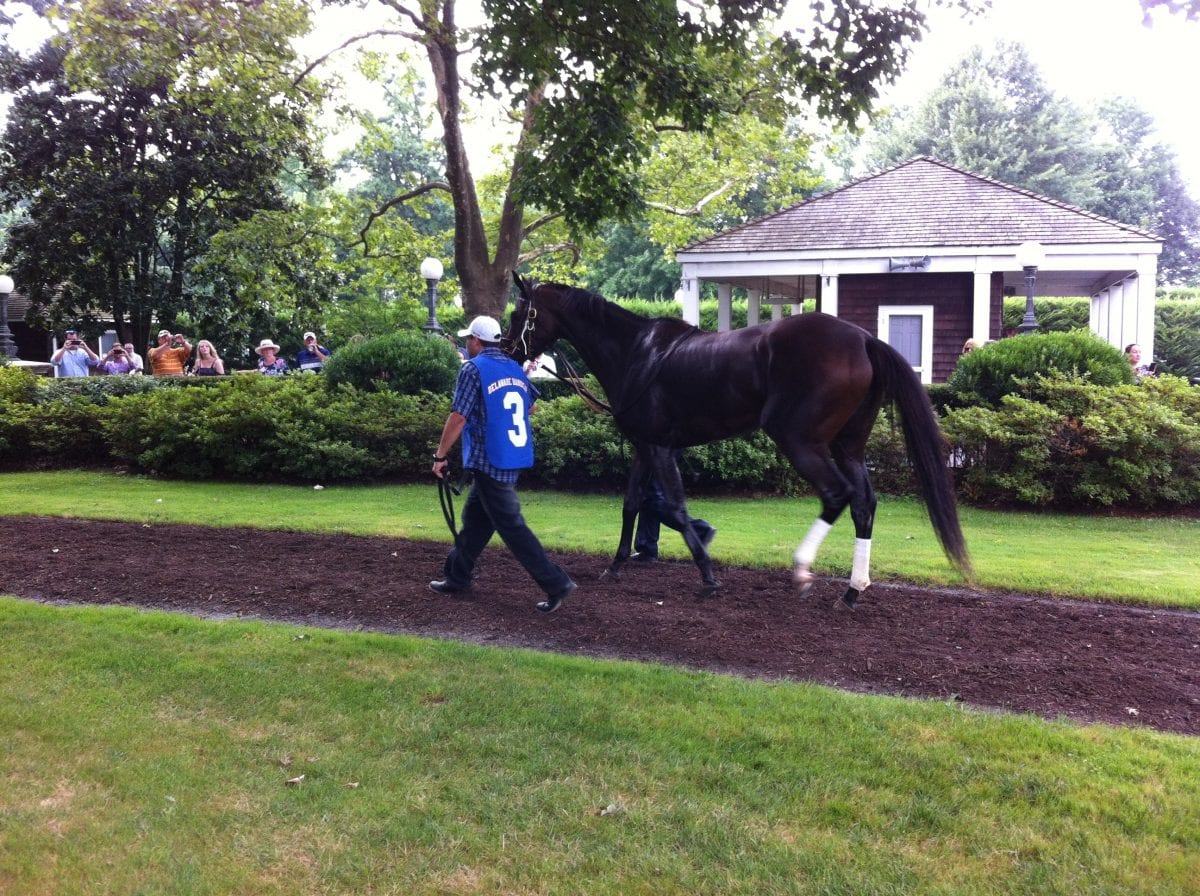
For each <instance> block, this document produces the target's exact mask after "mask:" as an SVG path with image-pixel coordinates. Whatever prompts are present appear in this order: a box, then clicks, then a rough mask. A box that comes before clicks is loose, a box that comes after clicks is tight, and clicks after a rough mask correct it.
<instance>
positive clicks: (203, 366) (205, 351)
mask: <svg viewBox="0 0 1200 896" xmlns="http://www.w3.org/2000/svg"><path fill="white" fill-rule="evenodd" d="M192 373H193V374H194V375H196V376H224V375H225V362H224V361H222V360H221V358H220V356H218V355H217V350H216V349H215V348H213V344H212V343H211V342H209V341H208V340H207V339H201V340H200V341H199V342H197V343H196V363H195V365H194V366H193V367H192Z"/></svg>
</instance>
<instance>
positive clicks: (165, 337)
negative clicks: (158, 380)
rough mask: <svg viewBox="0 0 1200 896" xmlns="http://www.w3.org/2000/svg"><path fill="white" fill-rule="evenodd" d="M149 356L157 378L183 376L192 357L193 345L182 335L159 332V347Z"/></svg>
mask: <svg viewBox="0 0 1200 896" xmlns="http://www.w3.org/2000/svg"><path fill="white" fill-rule="evenodd" d="M148 354H149V355H150V369H151V370H152V371H153V372H154V375H155V376H183V367H184V365H185V364H187V360H188V358H190V357H191V356H192V344H191V343H190V342H188V341H187V338H186V337H185V336H184V335H183V334H182V333H175V334H172V333H171V331H170V330H159V331H158V345H157V346H156V347H154V348H152V349H150V351H149V352H148Z"/></svg>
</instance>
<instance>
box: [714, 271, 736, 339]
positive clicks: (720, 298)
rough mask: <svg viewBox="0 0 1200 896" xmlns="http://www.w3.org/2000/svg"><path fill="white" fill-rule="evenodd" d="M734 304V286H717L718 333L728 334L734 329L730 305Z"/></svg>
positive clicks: (728, 284) (719, 284) (723, 284)
mask: <svg viewBox="0 0 1200 896" xmlns="http://www.w3.org/2000/svg"><path fill="white" fill-rule="evenodd" d="M731 304H733V285H732V284H730V283H718V284H717V332H718V333H728V332H729V331H730V330H732V329H733V324H732V320H731V319H732V313H731V311H730V305H731Z"/></svg>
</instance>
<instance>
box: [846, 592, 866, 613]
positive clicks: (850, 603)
mask: <svg viewBox="0 0 1200 896" xmlns="http://www.w3.org/2000/svg"><path fill="white" fill-rule="evenodd" d="M861 593H862V592H860V591H859V590H858V589H857V588H847V589H846V593H845V594H843V595H842V606H844V607H845V608H846V609H847V610H853V609H854V605H855V604H857V603H858V596H859V594H861Z"/></svg>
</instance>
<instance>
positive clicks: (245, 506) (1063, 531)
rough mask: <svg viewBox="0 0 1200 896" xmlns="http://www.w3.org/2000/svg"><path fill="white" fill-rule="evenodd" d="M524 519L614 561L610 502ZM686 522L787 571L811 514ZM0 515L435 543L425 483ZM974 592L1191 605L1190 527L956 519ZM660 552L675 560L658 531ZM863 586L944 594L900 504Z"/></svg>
mask: <svg viewBox="0 0 1200 896" xmlns="http://www.w3.org/2000/svg"><path fill="white" fill-rule="evenodd" d="M522 500H523V506H524V509H525V512H526V517H527V518H528V519H529V522H530V525H531V526H532V527H533V529H534V531H536V532H537V533H538V535H539V536H540V537H541V538H542V540H543V541H544V542H545V544H546V545H547V546H548V547H550V548H553V549H557V550H569V551H589V552H595V553H598V554H602V555H608V554H611V552H613V551H614V550H615V549H616V543H617V535H618V533H619V529H620V498H619V496H615V495H611V496H604V495H576V494H561V493H552V492H542V493H539V492H528V493H525V494H524V495H523V499H522ZM691 510H692V513H693V515H696V516H703V517H705V518H706V519H708V520H709V521H710V522H712V523H713V525H715V526H716V527H717V528H718V529H719V530H720V531H719V534H718V536H717V539H716V541H714V543H713V546H712V551H713V555H714V557H715V558H716V559H717V560H718V561H719V562H722V563H735V564H745V565H750V566H769V567H787V566H789V565H790V564H791V557H792V551H793V550H794V549H795V547H796V545H797V543H799V541H800V539H801V538H802V537H803V536H804V533H805V532H806V531H807V530H808V527H809V525H810V524H811V523H812V520H813V519H814V518H815V516H816V514H817V512H818V505H817V502H816V500H815V499H811V498H808V499H790V500H789V499H765V500H750V499H706V500H697V501H694V502H693V503H692V505H691ZM0 514H4V515H20V514H48V515H53V516H78V517H92V518H103V519H127V520H130V521H134V522H139V523H150V524H153V523H158V522H187V523H201V524H205V525H214V526H261V527H267V528H276V527H277V528H295V529H304V530H307V531H314V532H346V533H354V534H364V535H388V536H395V537H403V538H423V539H435V540H439V541H449V538H450V536H449V533H448V532H447V531H446V526H445V523H444V522H443V520H442V515H441V510H440V509H439V506H438V501H437V494H436V491H435V489H434V486H433V484H432V482H431V483H430V484H429V485H404V486H337V487H332V486H331V487H329V488H326V489H323V490H314V489H312V488H310V487H303V486H283V485H245V484H228V483H215V482H198V483H194V482H176V481H165V480H157V479H148V478H144V477H136V476H118V475H113V474H106V473H92V472H72V471H68V472H55V473H8V474H0ZM961 515H962V521H963V530H964V532H965V533H966V537H967V544H968V546H969V547H970V550H971V553H972V557H973V560H974V564H975V573H976V577H975V584H977V585H978V586H980V587H983V588H993V589H1012V590H1019V591H1030V592H1040V593H1048V594H1058V595H1072V596H1077V597H1090V598H1097V599H1107V600H1117V601H1126V602H1137V603H1145V604H1154V605H1166V606H1181V607H1200V589H1198V588H1197V587H1196V583H1197V582H1198V581H1200V520H1191V519H1174V518H1171V519H1153V518H1136V519H1135V518H1115V517H1114V518H1107V517H1083V516H1062V515H1055V514H1035V513H1005V512H997V511H987V510H976V509H972V508H962V509H961ZM662 548H663V552H664V553H665V554H666V555H668V556H675V557H684V556H685V551H684V547H683V543H682V541H681V540H680V539H679V538H678V536H676V535H675V534H674V533H671V532H670V531H664V536H663V541H662ZM853 549H854V528H853V525H852V524H851V522H850V520H849V517H848V515H847V516H846V518H844V519H843V520H841V521H840V522H839V524H838V525H837V527H836V528H835V529H834V531H833V533H832V534H831V535H830V536H829V538H828V539H827V541H826V543H825V546H824V547H823V548H822V551H821V554H820V555H819V556H818V558H817V569H818V570H819V571H824V572H826V573H833V574H837V575H841V576H845V575H848V574H849V571H850V561H851V557H852V553H853ZM872 563H873V568H872V578H873V579H874V580H875V581H877V582H879V581H885V580H887V579H896V578H901V579H907V580H911V581H915V582H924V583H932V584H958V583H961V579H960V578H959V577H958V576H957V574H956V573H955V572H954V570H953V569H952V568H951V567H950V565H949V564H948V563H947V561H946V559H945V557H944V556H943V554H942V552H941V549H940V547H939V546H938V544H937V541H936V539H935V537H934V535H933V531H932V529H931V528H930V526H929V522H928V520H927V519H926V518H925V512H924V508H923V507H922V506H921V505H920V504H919V503H917V502H915V501H912V500H908V499H897V498H886V497H885V498H882V499H881V501H880V506H879V511H878V513H877V515H876V526H875V544H874V550H873V554H872Z"/></svg>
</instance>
